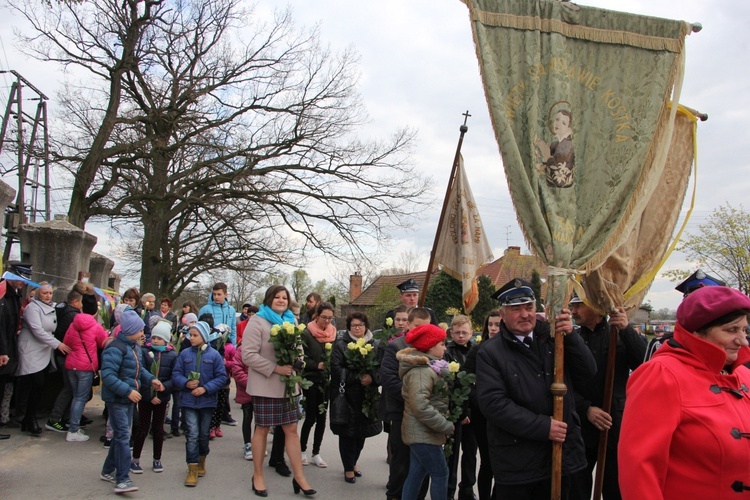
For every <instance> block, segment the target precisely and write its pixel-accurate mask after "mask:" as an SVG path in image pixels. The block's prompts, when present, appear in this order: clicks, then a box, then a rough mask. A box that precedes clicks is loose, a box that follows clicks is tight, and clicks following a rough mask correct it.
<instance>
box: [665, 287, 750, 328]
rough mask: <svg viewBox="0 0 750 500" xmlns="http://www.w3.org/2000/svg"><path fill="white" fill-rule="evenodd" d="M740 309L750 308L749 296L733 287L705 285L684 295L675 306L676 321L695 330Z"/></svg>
mask: <svg viewBox="0 0 750 500" xmlns="http://www.w3.org/2000/svg"><path fill="white" fill-rule="evenodd" d="M741 309H748V310H750V298H748V297H747V295H745V294H744V293H742V292H740V291H739V290H735V289H734V288H729V287H726V286H707V287H703V288H699V289H698V290H696V291H694V292H693V293H691V294H690V295H688V296H687V297H685V298H684V299H683V301H682V303H680V306H679V307H678V308H677V322H678V323H679V324H680V325H682V327H683V328H684V329H685V330H687V331H689V332H695V331H698V330H700V329H701V328H702V327H704V326H706V325H707V324H709V323H711V322H712V321H714V320H715V319H718V318H721V317H722V316H726V315H727V314H730V313H732V312H734V311H739V310H741Z"/></svg>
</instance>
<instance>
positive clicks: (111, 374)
mask: <svg viewBox="0 0 750 500" xmlns="http://www.w3.org/2000/svg"><path fill="white" fill-rule="evenodd" d="M152 380H154V376H153V375H151V373H149V371H148V369H147V368H146V367H145V366H144V364H143V353H142V352H141V349H140V348H139V346H138V344H137V343H136V342H133V341H132V340H128V338H127V337H125V336H124V335H120V336H118V337H117V338H116V339H115V340H113V341H112V342H111V343H110V344H109V345H108V346H107V347H105V348H104V351H102V400H104V401H105V402H106V403H131V401H130V400H129V399H128V395H129V394H130V391H132V390H133V389H135V390H137V391H139V390H141V387H142V386H149V385H150V384H151V381H152Z"/></svg>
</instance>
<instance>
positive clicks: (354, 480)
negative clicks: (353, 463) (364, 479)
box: [344, 472, 357, 484]
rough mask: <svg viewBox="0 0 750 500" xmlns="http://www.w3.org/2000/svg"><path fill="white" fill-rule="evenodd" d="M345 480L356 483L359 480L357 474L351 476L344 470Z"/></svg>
mask: <svg viewBox="0 0 750 500" xmlns="http://www.w3.org/2000/svg"><path fill="white" fill-rule="evenodd" d="M344 481H346V482H347V483H349V484H354V483H356V482H357V476H356V475H355V476H352V477H349V476H347V475H346V472H344Z"/></svg>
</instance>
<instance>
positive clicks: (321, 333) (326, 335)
mask: <svg viewBox="0 0 750 500" xmlns="http://www.w3.org/2000/svg"><path fill="white" fill-rule="evenodd" d="M307 329H308V330H310V333H312V336H313V337H315V339H316V340H317V341H318V342H320V343H321V344H325V343H326V342H333V341H334V340H336V327H335V326H333V325H332V324H330V323H328V326H327V327H326V329H325V330H323V329H322V328H320V327H319V326H318V324H317V323H316V322H315V321H310V322H309V323H308V324H307Z"/></svg>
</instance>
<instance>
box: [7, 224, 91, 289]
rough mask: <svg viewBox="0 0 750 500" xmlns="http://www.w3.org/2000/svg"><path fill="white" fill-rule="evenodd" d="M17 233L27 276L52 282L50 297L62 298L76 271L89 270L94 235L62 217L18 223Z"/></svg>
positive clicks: (72, 281) (70, 286)
mask: <svg viewBox="0 0 750 500" xmlns="http://www.w3.org/2000/svg"><path fill="white" fill-rule="evenodd" d="M18 236H19V239H20V240H21V261H23V262H28V263H30V264H31V265H32V276H31V279H32V280H33V281H37V282H39V281H49V282H51V283H53V285H54V286H55V289H56V291H55V295H54V296H53V300H54V301H56V302H61V301H65V299H66V297H67V295H68V292H69V291H70V289H71V288H72V287H73V285H74V284H75V283H76V281H77V280H78V272H79V271H88V270H89V261H90V258H91V250H92V249H93V248H94V245H96V241H97V240H96V236H94V235H92V234H89V233H87V232H85V231H83V230H81V229H80V228H78V227H76V226H74V225H73V224H70V223H69V222H67V221H65V220H53V221H45V222H38V223H34V224H22V225H21V228H20V230H19V234H18Z"/></svg>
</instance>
